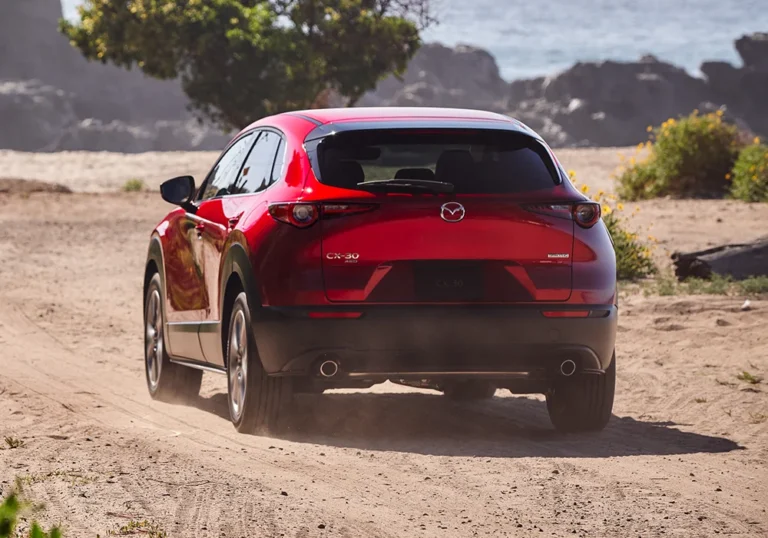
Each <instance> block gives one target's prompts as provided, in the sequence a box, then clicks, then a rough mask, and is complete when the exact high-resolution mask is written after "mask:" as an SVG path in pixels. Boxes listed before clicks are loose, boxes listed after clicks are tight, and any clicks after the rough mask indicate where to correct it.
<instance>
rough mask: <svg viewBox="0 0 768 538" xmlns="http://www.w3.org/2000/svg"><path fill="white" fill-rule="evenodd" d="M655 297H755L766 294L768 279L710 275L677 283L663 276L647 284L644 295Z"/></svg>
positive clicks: (672, 278) (667, 275)
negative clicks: (734, 278)
mask: <svg viewBox="0 0 768 538" xmlns="http://www.w3.org/2000/svg"><path fill="white" fill-rule="evenodd" d="M652 293H655V294H657V295H735V296H744V295H747V296H755V295H763V294H766V293H768V277H766V276H753V277H749V278H746V279H744V280H733V279H731V278H730V277H725V276H720V275H712V277H711V278H710V279H709V280H704V279H701V278H687V279H685V280H684V281H683V282H679V281H678V280H677V279H676V278H675V277H674V275H672V274H664V275H661V276H659V277H658V278H656V279H655V280H654V281H653V282H651V283H649V286H648V287H647V288H646V294H652Z"/></svg>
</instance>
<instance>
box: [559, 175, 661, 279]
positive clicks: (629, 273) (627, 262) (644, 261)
mask: <svg viewBox="0 0 768 538" xmlns="http://www.w3.org/2000/svg"><path fill="white" fill-rule="evenodd" d="M568 177H569V178H570V180H571V183H573V185H574V186H575V187H577V188H578V189H579V190H580V191H581V192H582V193H583V194H585V195H586V194H588V193H589V186H587V185H586V184H582V185H579V182H578V181H577V180H576V172H574V171H573V170H569V171H568ZM590 197H591V198H592V200H593V201H595V202H598V203H599V204H600V206H601V207H602V213H603V217H602V218H603V222H604V223H605V226H606V227H607V228H608V232H609V233H610V234H611V237H612V238H613V248H614V250H615V251H616V276H617V278H619V280H634V279H637V278H642V277H644V276H648V275H650V274H653V273H655V272H656V265H655V264H654V263H653V258H652V257H651V249H650V248H649V247H648V246H647V245H645V244H643V243H641V242H640V240H639V238H638V236H637V234H636V233H631V232H629V231H627V230H626V229H625V228H624V221H623V220H622V219H621V218H620V217H619V216H618V213H620V212H622V211H624V204H621V203H616V197H615V196H613V195H606V194H605V192H603V191H598V192H597V193H596V194H594V195H592V196H590ZM638 211H639V209H638ZM649 239H653V238H651V237H650V236H649Z"/></svg>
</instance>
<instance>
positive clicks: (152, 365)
mask: <svg viewBox="0 0 768 538" xmlns="http://www.w3.org/2000/svg"><path fill="white" fill-rule="evenodd" d="M162 301H163V291H162V286H161V284H160V275H159V274H157V273H155V274H154V275H153V276H152V279H151V280H150V281H149V285H148V286H147V296H146V297H145V300H144V374H145V377H146V379H147V389H149V395H150V396H152V398H153V399H155V400H160V401H163V402H176V401H183V402H188V401H190V400H192V399H194V398H195V397H196V396H197V395H198V394H199V393H200V384H201V383H202V381H203V372H202V371H200V370H194V369H192V368H187V367H186V366H181V365H180V364H175V363H173V362H171V358H170V357H169V356H168V353H167V352H166V350H165V339H164V335H165V319H164V318H163V304H162Z"/></svg>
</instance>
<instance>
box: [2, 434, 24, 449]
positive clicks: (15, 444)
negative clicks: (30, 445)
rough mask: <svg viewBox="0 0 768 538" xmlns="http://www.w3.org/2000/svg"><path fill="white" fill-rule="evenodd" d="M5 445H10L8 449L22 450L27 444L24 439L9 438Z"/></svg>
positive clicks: (6, 439)
mask: <svg viewBox="0 0 768 538" xmlns="http://www.w3.org/2000/svg"><path fill="white" fill-rule="evenodd" d="M5 444H6V445H8V448H21V447H23V446H24V444H25V443H24V439H19V438H18V437H11V436H8V437H6V438H5Z"/></svg>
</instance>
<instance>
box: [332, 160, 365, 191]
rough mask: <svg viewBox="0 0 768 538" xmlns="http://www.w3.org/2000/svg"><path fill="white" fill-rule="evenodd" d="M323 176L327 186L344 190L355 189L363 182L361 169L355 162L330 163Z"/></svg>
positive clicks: (363, 177) (363, 176) (363, 174)
mask: <svg viewBox="0 0 768 538" xmlns="http://www.w3.org/2000/svg"><path fill="white" fill-rule="evenodd" d="M325 176H326V177H327V183H328V184H329V185H333V186H334V187H341V188H344V189H355V188H357V184H358V183H362V182H363V181H365V172H364V171H363V167H362V166H360V163H358V162H356V161H336V162H334V163H331V166H329V167H328V169H327V171H326V174H325Z"/></svg>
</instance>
